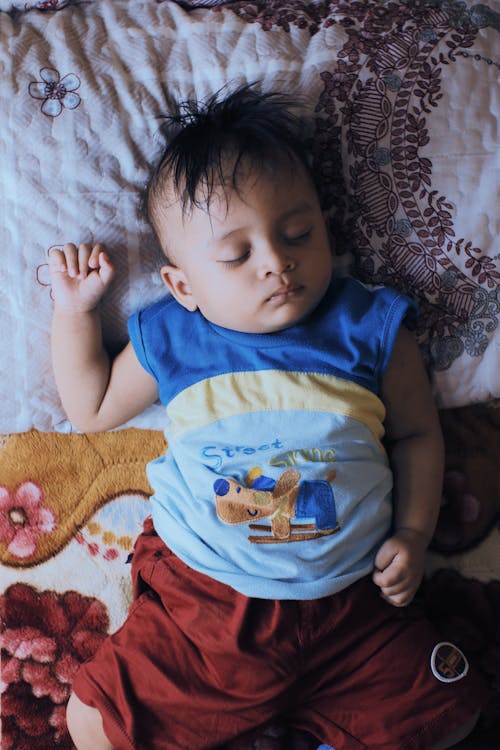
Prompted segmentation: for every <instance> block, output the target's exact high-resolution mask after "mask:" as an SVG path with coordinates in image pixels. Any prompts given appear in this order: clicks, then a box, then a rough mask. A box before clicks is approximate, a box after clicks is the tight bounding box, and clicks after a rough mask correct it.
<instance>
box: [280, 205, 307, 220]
mask: <svg viewBox="0 0 500 750" xmlns="http://www.w3.org/2000/svg"><path fill="white" fill-rule="evenodd" d="M312 211H314V206H312V205H311V204H310V203H309V202H308V201H304V202H303V203H299V204H298V205H297V206H292V208H290V209H288V210H287V211H285V212H284V213H282V214H281V216H280V217H279V218H280V220H281V221H283V219H289V218H290V217H291V216H295V215H296V214H306V213H311V212H312Z"/></svg>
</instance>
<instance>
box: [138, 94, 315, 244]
mask: <svg viewBox="0 0 500 750" xmlns="http://www.w3.org/2000/svg"><path fill="white" fill-rule="evenodd" d="M225 94H226V88H223V89H221V90H220V91H218V92H217V93H215V94H214V95H212V96H211V97H210V98H208V99H207V100H206V101H202V102H198V101H196V100H188V101H185V102H182V103H180V104H178V105H177V107H178V113H177V114H174V115H169V116H167V117H166V118H165V121H164V123H163V125H162V130H163V132H164V135H165V138H166V140H167V147H166V149H165V151H164V153H163V155H162V157H161V159H160V161H159V163H158V166H157V168H156V169H155V171H154V173H153V175H152V177H151V180H150V182H149V184H148V187H147V191H146V200H145V208H146V213H147V216H148V218H149V220H150V222H151V223H152V225H153V227H154V228H155V229H156V228H157V218H158V216H159V211H161V205H160V204H161V203H162V202H163V200H162V199H165V198H166V195H167V192H168V191H169V190H170V191H172V190H173V194H174V196H175V198H176V199H180V203H181V206H182V210H183V212H184V213H186V212H189V210H191V209H192V208H193V207H197V208H205V209H207V210H208V208H209V206H210V201H211V199H212V197H213V195H214V192H215V191H216V190H219V189H220V188H222V190H223V191H224V192H225V194H226V197H227V192H226V190H227V189H229V190H238V185H239V178H240V177H241V166H242V163H243V162H244V163H245V164H246V165H248V164H250V165H251V166H252V167H254V168H256V169H257V170H261V169H264V168H269V167H276V166H277V165H278V164H279V165H281V164H282V163H288V164H290V168H291V169H293V167H295V166H296V164H297V161H298V162H299V163H301V164H302V165H303V166H304V167H305V169H306V171H307V172H308V173H309V174H311V170H310V166H309V158H308V153H307V148H306V146H305V122H304V120H303V118H302V117H300V116H299V115H298V114H295V112H294V110H297V109H299V108H301V107H302V106H303V105H302V103H301V102H300V100H297V99H292V98H291V97H289V96H287V95H285V94H281V93H276V92H268V93H261V92H259V91H258V90H257V89H256V88H255V84H249V85H244V86H241V87H239V88H237V89H236V90H234V91H232V92H231V93H229V94H228V95H225ZM167 185H168V187H167Z"/></svg>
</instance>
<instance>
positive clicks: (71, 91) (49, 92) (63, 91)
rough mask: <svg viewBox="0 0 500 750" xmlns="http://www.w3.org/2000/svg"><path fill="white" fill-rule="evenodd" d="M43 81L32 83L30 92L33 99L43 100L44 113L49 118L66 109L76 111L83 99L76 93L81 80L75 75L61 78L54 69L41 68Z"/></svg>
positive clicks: (69, 74) (71, 74)
mask: <svg viewBox="0 0 500 750" xmlns="http://www.w3.org/2000/svg"><path fill="white" fill-rule="evenodd" d="M40 77H41V79H42V80H41V81H32V82H31V83H30V85H29V87H28V91H29V94H30V96H31V97H33V99H43V103H42V107H41V109H42V112H43V114H44V115H47V116H48V117H57V116H58V115H60V114H61V112H62V110H63V107H64V108H65V109H76V108H77V107H78V105H79V104H80V102H81V97H80V95H79V94H76V93H75V91H76V89H78V88H79V87H80V83H81V81H80V79H79V78H78V76H77V75H75V74H74V73H68V74H67V75H65V76H64V77H63V78H61V76H60V74H59V71H57V70H54V68H41V70H40Z"/></svg>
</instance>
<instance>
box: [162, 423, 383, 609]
mask: <svg viewBox="0 0 500 750" xmlns="http://www.w3.org/2000/svg"><path fill="white" fill-rule="evenodd" d="M167 434H168V433H167ZM241 436H245V440H244V441H242V440H241ZM318 436H323V437H322V438H321V442H320V443H318ZM236 448H238V450H236ZM333 452H335V458H336V460H335V461H331V460H325V461H323V460H319V461H318V460H314V461H313V460H307V459H308V456H309V457H311V456H314V457H316V458H318V457H320V456H321V455H322V456H326V457H327V458H331V457H332V453H333ZM287 461H288V462H289V463H290V466H286V465H284V464H286V462H287ZM277 462H278V463H279V464H281V465H279V466H276V465H273V464H274V463H277ZM255 467H258V468H259V470H261V471H262V474H263V475H264V476H265V477H267V478H269V479H270V480H274V481H277V480H278V479H279V477H280V476H281V475H283V473H284V472H285V471H287V469H291V468H293V469H296V470H298V471H299V472H300V481H299V485H300V483H302V482H304V481H309V482H311V483H312V486H314V481H316V480H318V479H319V480H323V481H324V480H325V478H326V477H328V475H329V474H330V473H331V472H332V470H335V471H336V476H335V478H334V479H333V481H332V482H331V485H330V486H331V488H332V493H333V498H334V503H335V511H336V514H337V521H338V524H339V526H340V531H338V532H337V533H334V534H331V535H328V536H322V537H319V538H314V539H308V540H305V541H294V542H286V541H284V542H283V541H278V542H273V543H263V544H257V543H252V542H251V541H249V537H250V536H259V535H261V534H263V535H266V536H271V525H270V520H269V518H267V517H266V518H260V519H258V521H257V523H258V524H260V525H264V526H265V527H266V528H267V531H266V532H262V531H259V532H252V530H251V529H250V526H249V522H243V523H227V522H225V521H223V520H221V518H219V517H218V515H217V513H216V502H215V495H216V492H215V489H214V485H215V484H216V482H217V480H225V479H227V478H230V479H233V480H235V482H236V483H237V484H239V485H241V486H242V487H244V485H245V480H246V474H247V473H248V472H249V471H250V470H252V469H254V468H255ZM148 478H149V480H150V482H151V484H152V486H153V487H155V488H156V492H155V494H154V496H153V498H152V512H153V519H154V523H155V527H156V529H157V531H158V533H159V534H160V536H161V537H162V538H163V539H164V540H165V542H166V543H167V545H168V546H169V547H170V548H171V549H172V550H173V552H174V553H176V554H177V555H178V556H180V557H181V558H182V559H183V560H184V561H185V562H186V563H187V564H188V565H190V566H191V567H193V568H194V569H196V570H199V571H201V572H203V573H205V574H207V575H209V576H212V577H213V578H215V579H216V580H220V581H222V582H224V583H227V584H228V585H230V586H233V587H234V588H236V589H237V590H239V591H241V592H242V593H243V594H245V595H247V596H255V597H265V598H276V599H313V598H318V597H321V596H326V595H328V594H332V593H335V592H336V591H339V590H341V589H342V588H344V587H345V586H346V585H350V584H351V583H353V582H354V581H355V580H357V579H358V578H360V577H362V576H364V575H366V574H367V573H369V572H370V571H371V570H372V569H373V560H374V555H375V554H376V550H377V549H378V547H379V546H380V544H381V543H382V541H383V540H384V539H385V538H386V537H387V535H388V533H389V529H390V526H391V514H392V509H391V500H390V497H391V488H392V475H391V472H390V470H389V466H388V462H387V457H386V455H385V452H384V450H383V449H382V448H381V446H380V444H379V443H378V441H377V440H376V439H375V438H374V436H373V435H372V433H371V431H370V430H369V429H368V427H367V426H366V425H365V424H363V423H361V422H359V421H358V420H356V419H353V418H351V417H345V416H342V415H337V414H331V413H325V412H304V411H296V410H291V411H289V412H287V411H285V412H274V413H273V412H268V411H266V412H252V413H251V414H244V415H235V416H231V417H227V418H224V419H221V420H219V421H218V422H215V423H211V424H210V425H207V426H205V427H203V428H200V429H198V430H196V431H195V432H190V433H189V434H188V435H185V436H184V437H181V438H177V439H176V440H174V441H173V443H172V444H171V446H170V450H169V451H168V453H167V455H166V456H165V457H163V458H161V459H158V460H157V461H155V462H153V463H151V464H149V466H148ZM242 491H244V490H242ZM251 521H252V519H251V518H250V522H251ZM291 521H292V526H293V524H294V523H296V522H297V521H300V522H302V523H303V522H306V523H307V522H309V523H311V524H314V521H315V519H314V517H313V516H311V517H309V518H302V519H296V518H292V519H291Z"/></svg>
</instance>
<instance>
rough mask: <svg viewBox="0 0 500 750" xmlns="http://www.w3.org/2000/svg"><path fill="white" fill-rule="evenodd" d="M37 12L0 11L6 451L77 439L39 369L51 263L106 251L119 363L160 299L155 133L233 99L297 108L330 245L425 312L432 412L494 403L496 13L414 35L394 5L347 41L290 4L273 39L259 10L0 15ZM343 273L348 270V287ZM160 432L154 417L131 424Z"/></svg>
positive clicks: (499, 307) (134, 1) (499, 301)
mask: <svg viewBox="0 0 500 750" xmlns="http://www.w3.org/2000/svg"><path fill="white" fill-rule="evenodd" d="M33 4H34V3H28V4H26V3H19V2H17V3H12V2H6V0H3V2H2V3H1V4H0V9H2V10H3V12H0V113H1V115H0V116H1V127H0V185H1V188H0V190H1V193H0V200H1V203H0V206H1V218H2V220H1V222H0V243H1V244H0V246H1V248H2V251H1V252H2V260H3V262H2V264H1V268H0V292H1V298H2V301H1V306H0V341H1V342H2V357H1V362H2V365H1V367H2V369H1V373H0V402H1V405H2V408H1V410H0V432H4V433H6V432H16V431H25V430H28V429H30V428H32V427H36V428H38V429H41V430H53V429H59V430H68V429H71V427H70V426H69V425H68V423H67V422H66V421H65V417H64V413H63V411H62V408H61V405H60V403H59V399H58V396H57V393H56V389H55V384H54V381H53V377H52V373H51V367H50V356H49V351H50V345H49V329H50V314H51V299H50V286H49V280H48V273H47V255H48V251H49V249H50V248H51V247H52V246H54V245H58V244H61V243H64V242H67V241H72V242H75V243H79V242H82V241H88V242H92V241H102V242H105V243H107V245H108V248H109V251H110V253H111V254H112V255H113V257H114V259H115V261H116V264H117V267H118V270H119V273H118V280H117V282H116V284H115V286H114V288H113V292H112V294H111V295H110V297H109V298H108V300H107V301H106V303H105V305H104V308H103V316H104V330H105V335H106V339H107V341H108V342H110V344H111V345H112V346H114V347H117V346H120V345H121V344H122V343H123V342H124V341H125V337H126V328H125V321H126V318H127V316H128V315H129V314H130V312H132V311H133V310H134V309H136V308H137V307H138V306H142V305H144V304H145V303H147V302H148V301H152V300H153V299H155V298H156V297H158V296H159V295H160V294H162V293H163V287H162V285H161V282H160V281H159V278H158V274H157V270H158V267H159V265H160V262H161V261H160V256H159V251H158V248H157V246H156V243H155V240H154V238H153V236H152V233H151V231H150V229H149V228H148V226H147V225H146V223H145V221H144V219H143V217H142V215H141V210H140V198H141V192H142V190H143V187H144V185H145V183H146V181H147V179H148V174H149V171H150V168H151V165H152V164H153V163H154V162H155V161H156V159H157V158H158V156H159V154H160V152H161V150H162V142H161V138H160V137H159V132H158V128H159V119H158V118H159V116H160V115H161V113H162V112H164V111H165V109H166V107H167V106H168V103H169V102H171V101H173V100H174V99H177V98H181V99H184V98H186V97H188V96H192V95H196V96H197V97H205V96H207V95H209V94H211V93H212V92H214V91H215V90H217V89H219V88H220V87H222V86H223V85H224V84H226V83H227V82H231V83H232V84H240V83H243V82H246V81H256V80H259V81H261V85H262V87H263V88H265V89H282V90H285V91H287V92H290V93H297V94H298V95H302V96H305V97H306V99H307V102H308V106H309V110H310V114H315V115H316V117H317V118H319V119H318V121H317V123H316V126H315V130H314V131H313V139H314V142H315V149H316V160H317V165H318V171H319V173H320V174H319V176H320V179H321V180H322V181H323V183H324V185H325V194H326V202H327V206H328V208H329V209H330V213H331V215H332V216H335V221H336V225H337V224H340V225H341V226H342V227H343V228H344V230H345V232H344V234H345V236H346V237H347V240H346V239H345V237H344V240H343V243H339V244H340V245H341V248H342V250H345V249H349V250H352V257H354V259H355V262H356V264H355V269H354V270H355V272H357V273H358V274H359V276H360V277H361V278H362V279H363V280H365V281H366V280H373V281H375V282H376V283H390V284H396V285H398V286H400V287H401V288H404V289H406V290H408V291H409V292H410V293H412V294H414V295H415V296H416V297H417V298H418V300H419V302H420V304H421V305H422V319H421V324H420V328H419V330H418V335H419V340H420V342H421V344H422V348H423V350H424V352H425V353H426V356H427V357H428V361H429V366H430V368H431V374H432V378H433V384H434V389H435V392H436V397H437V398H438V401H439V403H440V405H442V406H454V405H461V404H466V403H471V402H475V401H486V400H488V399H491V398H496V397H500V375H499V371H500V367H499V363H500V362H499V360H500V357H499V354H500V352H499V347H500V337H499V328H498V313H499V311H500V273H499V257H500V255H499V254H500V248H499V244H498V243H499V240H498V238H499V235H500V231H499V230H500V219H499V208H498V206H499V205H500V201H499V199H500V194H499V186H500V154H499V138H500V94H499V91H500V89H499V86H498V81H499V74H500V44H499V42H500V8H499V5H498V3H497V2H494V3H489V4H488V7H489V9H490V12H489V14H487V13H486V12H483V15H482V16H481V15H479V11H474V8H478V7H486V6H472V4H470V8H469V9H468V10H467V12H468V16H467V18H466V19H465V20H466V21H467V23H468V24H469V28H468V30H467V28H466V26H464V23H465V21H464V18H463V17H462V18H460V17H459V16H458V15H457V16H456V17H453V16H452V14H451V11H450V8H452V9H453V4H452V3H451V4H450V3H448V4H447V10H445V9H440V8H438V9H437V10H436V11H430V10H429V11H428V12H427V13H428V18H427V25H423V26H422V19H421V18H420V19H417V18H416V17H415V18H414V17H413V16H412V13H414V11H412V10H411V9H408V8H407V7H406V4H404V3H401V5H400V12H401V13H402V14H403V16H404V18H403V21H401V23H400V25H399V27H398V26H397V18H396V16H395V15H394V14H393V15H392V16H391V15H388V16H387V18H386V19H385V26H383V24H379V25H378V26H377V25H376V24H375V25H374V21H373V19H372V21H371V26H370V24H369V14H368V10H367V13H366V14H365V16H363V17H362V18H361V17H359V18H357V19H356V18H354V21H353V23H352V24H351V25H350V26H349V25H347V24H343V23H342V22H341V21H342V18H345V17H346V13H345V12H343V11H341V10H338V9H336V7H337V3H331V9H330V11H329V15H325V14H323V16H321V10H320V9H319V5H318V4H315V3H311V4H310V7H311V12H310V13H309V14H307V13H305V14H304V13H302V16H301V13H300V12H299V9H298V6H299V5H300V6H303V5H304V4H303V3H301V4H298V3H295V4H294V3H290V4H289V5H290V7H291V8H292V16H293V12H294V8H295V17H294V18H292V21H291V22H290V23H288V22H287V23H285V22H284V20H283V16H282V15H281V12H279V11H276V13H275V14H274V16H273V15H272V14H271V10H270V14H271V15H269V14H268V21H267V26H266V22H265V18H264V16H265V13H264V12H263V11H262V3H261V4H259V3H246V4H244V3H236V4H234V7H226V8H219V9H217V10H202V9H198V10H193V11H191V12H189V13H188V12H187V11H185V10H183V9H182V8H181V7H180V6H179V5H177V4H175V3H173V2H151V1H149V2H146V1H144V0H142V1H140V0H98V1H96V2H87V3H82V4H78V5H72V6H68V7H66V8H64V9H61V10H58V11H57V12H50V13H49V12H41V11H37V10H32V11H30V12H29V13H7V12H5V11H7V10H10V9H11V8H13V7H18V8H20V9H23V10H24V9H26V8H27V7H28V6H29V5H33ZM63 4H64V3H61V2H59V6H62V5H63ZM270 5H271V4H270ZM370 5H373V4H370V3H368V2H367V3H366V7H367V9H368V7H369V6H370ZM392 5H393V6H394V7H396V6H397V4H392ZM243 6H246V7H247V10H245V8H244V7H243ZM253 6H254V7H255V11H256V12H255V14H254V15H253V16H252V15H251V14H250V10H251V8H252V7H253ZM316 6H317V7H316ZM259 7H260V11H261V12H260V16H259V15H258V12H257V11H259ZM248 8H250V10H248ZM443 8H444V3H443ZM456 8H457V14H458V9H459V4H458V3H457V4H456ZM313 11H314V12H313ZM462 12H465V11H464V9H463V8H462ZM474 12H475V13H476V15H474ZM314 13H316V17H314ZM353 13H354V11H353ZM405 14H406V15H405ZM301 18H302V20H301ZM405 19H406V20H405ZM471 24H472V26H471ZM396 28H399V29H401V28H402V29H403V31H399V32H397V31H396ZM398 34H399V36H398ZM453 35H455V37H454V36H453ZM349 36H350V38H351V40H352V49H350V48H349V47H348V46H347V45H348V42H349V38H348V37H349ZM412 45H413V46H412ZM494 51H496V53H497V54H496V57H495V55H494ZM398 55H399V58H398ZM439 55H442V59H440V57H439ZM322 124H323V125H324V126H325V127H326V132H327V142H326V145H325V149H324V151H322V150H321V149H322V148H323V146H322V145H321V133H322V132H323V131H322V129H321V128H322ZM336 144H340V149H341V152H342V164H343V166H342V175H343V180H344V188H345V195H342V196H341V198H340V204H341V205H340V208H339V206H338V205H337V204H338V203H339V200H338V187H337V188H336V190H337V192H335V190H333V193H332V195H331V196H329V180H330V179H331V180H332V181H334V178H335V177H336V175H335V174H334V173H335V170H336V166H335V164H333V165H329V163H328V155H329V154H330V153H331V149H332V148H333V146H335V145H336ZM332 196H333V197H332ZM334 202H335V204H336V205H334ZM440 232H441V235H439V233H440ZM439 243H440V244H439ZM348 260H349V261H350V260H351V256H350V255H345V254H344V255H341V256H340V257H339V260H338V263H339V266H340V267H341V269H342V270H346V267H347V261H348ZM162 422H163V410H162V409H161V408H160V407H153V408H152V409H151V410H149V411H148V412H147V413H146V414H144V415H142V416H141V417H139V418H138V419H136V420H134V422H133V424H134V425H137V426H144V427H158V428H159V427H162V426H163V425H162Z"/></svg>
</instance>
